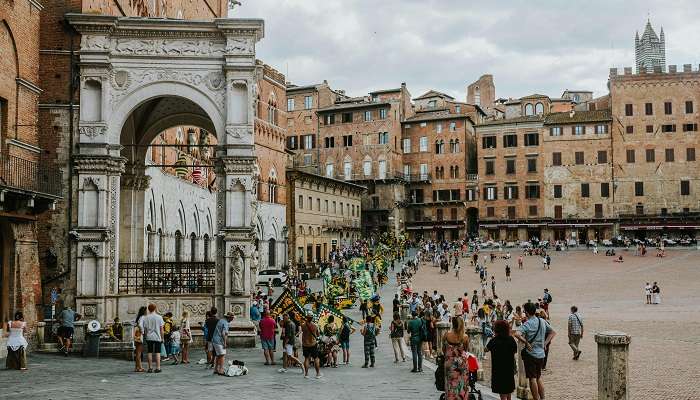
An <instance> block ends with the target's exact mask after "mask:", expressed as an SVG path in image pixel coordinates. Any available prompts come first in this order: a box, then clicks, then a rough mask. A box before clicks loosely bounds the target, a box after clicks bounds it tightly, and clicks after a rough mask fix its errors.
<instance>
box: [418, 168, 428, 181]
mask: <svg viewBox="0 0 700 400" xmlns="http://www.w3.org/2000/svg"><path fill="white" fill-rule="evenodd" d="M420 179H421V180H423V181H424V180H426V179H428V164H421V165H420Z"/></svg>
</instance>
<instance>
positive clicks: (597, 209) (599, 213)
mask: <svg viewBox="0 0 700 400" xmlns="http://www.w3.org/2000/svg"><path fill="white" fill-rule="evenodd" d="M595 217H596V218H603V205H602V204H596V205H595Z"/></svg>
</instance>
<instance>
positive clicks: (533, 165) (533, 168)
mask: <svg viewBox="0 0 700 400" xmlns="http://www.w3.org/2000/svg"><path fill="white" fill-rule="evenodd" d="M527 172H537V159H536V158H528V159H527Z"/></svg>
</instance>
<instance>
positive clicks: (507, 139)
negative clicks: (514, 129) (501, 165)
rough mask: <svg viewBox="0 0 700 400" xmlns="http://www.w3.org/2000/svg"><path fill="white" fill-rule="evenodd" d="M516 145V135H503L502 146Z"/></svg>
mask: <svg viewBox="0 0 700 400" xmlns="http://www.w3.org/2000/svg"><path fill="white" fill-rule="evenodd" d="M517 145H518V135H503V147H516V146H517Z"/></svg>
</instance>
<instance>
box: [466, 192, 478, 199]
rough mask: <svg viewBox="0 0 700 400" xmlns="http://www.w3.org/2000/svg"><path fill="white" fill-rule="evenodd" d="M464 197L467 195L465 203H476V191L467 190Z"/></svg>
mask: <svg viewBox="0 0 700 400" xmlns="http://www.w3.org/2000/svg"><path fill="white" fill-rule="evenodd" d="M466 195H467V201H476V200H477V198H476V196H477V194H476V189H467V190H466Z"/></svg>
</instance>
